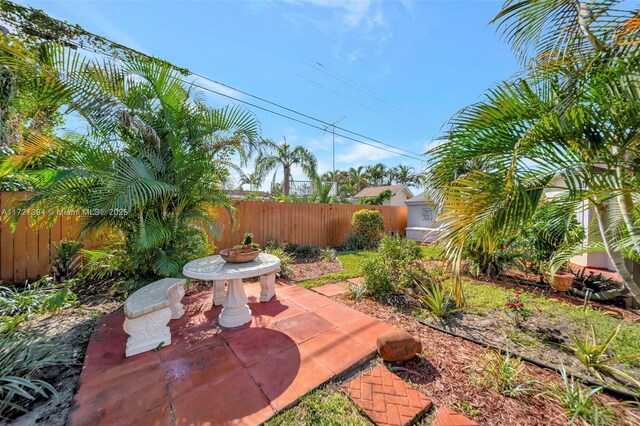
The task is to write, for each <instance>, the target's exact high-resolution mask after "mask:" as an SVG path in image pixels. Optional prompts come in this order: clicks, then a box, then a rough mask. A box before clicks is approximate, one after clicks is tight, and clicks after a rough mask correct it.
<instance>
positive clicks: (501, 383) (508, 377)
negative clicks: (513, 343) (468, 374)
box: [481, 351, 534, 397]
mask: <svg viewBox="0 0 640 426" xmlns="http://www.w3.org/2000/svg"><path fill="white" fill-rule="evenodd" d="M523 373H524V365H523V364H522V361H521V360H520V358H514V357H512V356H511V354H509V352H507V353H506V355H505V356H502V355H501V354H500V353H498V352H494V351H489V352H488V353H487V355H486V357H485V362H484V365H483V366H482V372H481V375H482V379H481V382H482V384H483V385H485V386H488V387H490V388H491V389H493V390H495V391H496V392H498V393H501V394H502V395H505V396H509V397H515V396H517V395H518V394H519V393H522V392H526V391H528V390H530V389H527V388H526V387H525V386H526V385H527V384H532V383H534V382H533V381H528V382H524V381H523V380H522V376H523Z"/></svg>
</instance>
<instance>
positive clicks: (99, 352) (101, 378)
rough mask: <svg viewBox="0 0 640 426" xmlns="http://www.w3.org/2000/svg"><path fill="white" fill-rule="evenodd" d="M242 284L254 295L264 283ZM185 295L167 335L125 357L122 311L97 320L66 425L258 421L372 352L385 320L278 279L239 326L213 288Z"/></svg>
mask: <svg viewBox="0 0 640 426" xmlns="http://www.w3.org/2000/svg"><path fill="white" fill-rule="evenodd" d="M245 291H246V292H247V293H248V294H247V296H248V298H249V300H250V301H251V300H257V297H258V296H259V293H260V287H259V285H258V284H247V285H246V286H245ZM183 304H184V306H185V315H184V316H183V317H182V318H180V319H178V320H172V321H171V322H170V323H169V327H170V328H171V344H170V345H168V346H165V347H163V348H161V349H160V350H158V351H149V352H145V353H142V354H139V355H135V356H133V357H130V358H126V357H125V356H124V349H125V344H126V340H127V335H126V333H125V332H124V330H123V329H122V324H123V321H124V314H123V312H122V311H118V312H116V313H112V314H108V315H104V316H103V317H101V318H100V319H99V320H98V323H97V325H96V330H95V332H94V333H93V335H92V336H91V339H90V342H89V345H88V347H87V353H86V356H85V362H84V366H83V370H82V373H81V376H80V384H79V388H78V391H77V393H76V395H75V397H74V402H73V407H72V411H71V414H70V416H69V419H68V424H69V425H70V426H76V425H103V424H104V425H112V424H118V425H143V424H149V425H196V424H197V425H207V424H210V425H218V424H248V425H252V424H259V423H261V422H264V421H266V420H267V419H269V418H270V417H272V416H273V415H274V414H275V413H276V412H277V411H279V410H282V409H284V408H286V407H289V406H291V405H293V404H295V403H296V401H297V400H298V399H299V398H300V397H302V396H303V395H305V394H306V393H307V392H309V391H311V390H312V389H315V388H316V387H318V386H320V385H321V384H323V383H325V382H327V381H328V380H331V379H332V378H334V377H336V376H337V375H340V374H343V373H345V372H346V371H348V370H349V369H351V368H353V367H354V366H355V365H358V364H360V363H361V362H363V361H364V360H366V359H369V358H372V357H373V356H375V337H377V335H376V336H375V337H374V334H375V333H376V332H377V331H380V330H386V329H389V328H391V327H390V326H388V325H386V324H384V323H381V322H380V321H377V320H374V319H373V318H370V317H367V316H365V315H364V314H361V313H359V312H356V311H355V310H352V309H351V308H349V307H346V306H344V305H340V304H338V303H336V302H335V301H333V300H332V299H330V298H328V297H325V296H321V295H319V294H317V293H314V292H312V291H310V290H306V289H303V288H301V287H299V286H296V285H293V284H290V283H288V282H282V281H277V283H276V297H274V298H273V299H272V300H271V301H269V302H267V303H253V302H250V303H249V306H250V309H251V310H252V321H251V323H250V324H248V325H245V326H242V327H238V328H235V329H221V328H220V327H219V326H218V323H217V316H218V315H219V313H220V310H221V307H219V306H212V300H211V292H210V291H208V292H202V293H198V294H195V295H191V296H189V297H185V298H184V299H183ZM372 338H373V344H371V342H370V340H371V339H372Z"/></svg>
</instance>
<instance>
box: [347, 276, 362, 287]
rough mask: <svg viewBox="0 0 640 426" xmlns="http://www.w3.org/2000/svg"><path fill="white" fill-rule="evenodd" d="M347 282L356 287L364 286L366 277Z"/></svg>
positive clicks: (350, 279) (351, 279)
mask: <svg viewBox="0 0 640 426" xmlns="http://www.w3.org/2000/svg"><path fill="white" fill-rule="evenodd" d="M347 282H349V283H351V284H355V285H360V284H364V277H357V278H349V279H348V280H347Z"/></svg>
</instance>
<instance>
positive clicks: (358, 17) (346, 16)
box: [285, 0, 373, 28]
mask: <svg viewBox="0 0 640 426" xmlns="http://www.w3.org/2000/svg"><path fill="white" fill-rule="evenodd" d="M285 3H289V4H293V5H298V6H303V5H311V6H315V7H321V8H325V9H331V10H333V11H335V13H336V16H338V18H339V19H340V20H341V21H342V23H343V24H344V25H346V26H348V27H349V28H355V27H357V26H359V25H360V24H361V23H362V22H363V21H364V20H365V18H366V17H367V16H368V15H369V14H370V9H371V5H372V3H373V2H372V1H371V0H351V1H345V0H285Z"/></svg>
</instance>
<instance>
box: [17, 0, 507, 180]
mask: <svg viewBox="0 0 640 426" xmlns="http://www.w3.org/2000/svg"><path fill="white" fill-rule="evenodd" d="M19 3H21V4H29V5H31V6H34V7H36V8H40V9H43V10H44V11H45V12H47V13H49V14H50V15H52V16H54V17H56V18H59V19H64V20H66V21H68V22H70V23H74V24H75V23H77V24H80V25H81V26H82V27H84V28H85V29H87V30H89V31H92V32H94V33H97V34H100V35H104V36H106V37H108V38H110V39H112V40H114V41H117V42H119V43H122V44H124V45H128V46H130V47H133V48H135V49H138V50H141V51H143V52H145V53H147V54H151V55H154V56H157V57H160V58H163V59H166V60H168V61H170V62H173V63H174V64H176V65H179V66H182V67H187V68H189V69H190V70H192V71H195V72H198V73H200V74H203V75H205V76H207V77H210V78H212V79H215V80H217V81H220V82H223V83H225V84H228V85H231V86H233V87H236V88H238V89H241V90H243V91H246V92H249V93H251V94H255V95H258V96H260V97H263V98H266V99H268V100H270V101H273V102H277V103H280V104H283V105H285V106H287V107H290V108H292V109H295V110H298V111H301V112H304V113H306V114H309V115H312V116H314V117H317V118H319V119H321V120H324V121H327V122H333V121H335V120H337V119H340V118H341V117H344V118H342V120H341V121H340V125H341V126H343V127H345V128H347V129H349V130H353V131H355V132H358V133H362V134H364V135H367V136H369V137H372V138H374V139H377V140H380V141H383V142H386V143H388V144H392V145H395V146H399V147H402V148H404V149H407V150H409V151H413V152H419V153H420V152H424V150H425V148H426V147H427V146H428V145H429V144H430V143H432V140H433V139H435V138H437V137H438V136H439V135H440V134H441V131H442V126H443V125H444V124H445V123H446V122H447V120H448V119H449V118H450V117H451V116H452V115H453V114H454V113H455V112H456V111H457V110H459V109H460V108H462V107H464V106H466V105H468V104H470V103H472V102H475V101H477V100H479V99H480V97H481V96H482V94H483V92H484V91H485V90H486V89H488V88H489V87H491V86H492V85H494V84H495V83H497V82H499V81H501V80H504V79H507V78H509V77H510V76H511V75H512V74H513V73H514V72H516V71H517V70H518V64H517V62H516V60H515V58H514V56H513V54H512V53H511V52H510V51H509V49H508V47H507V46H506V44H505V43H504V42H503V41H502V40H500V37H499V34H498V33H497V32H496V28H495V26H493V25H489V24H488V23H489V21H490V20H491V19H492V18H493V17H494V16H495V14H496V13H497V12H498V11H499V10H500V6H501V4H502V3H501V2H498V1H434V2H430V1H411V0H404V1H385V2H379V1H369V0H361V1H340V0H310V1H298V0H287V1H270V0H267V1H258V0H256V1H192V2H189V1H164V2H160V1H158V2H156V1H138V2H131V1H109V2H99V1H90V2H89V1H20V2H19ZM332 76H333V78H332ZM345 82H346V84H345ZM202 84H207V85H209V86H210V87H212V88H215V89H216V90H222V91H224V92H225V93H227V94H230V95H232V96H236V97H239V98H240V99H243V100H247V101H252V102H253V100H252V99H250V98H249V97H247V96H245V95H241V94H238V93H236V92H233V91H231V90H229V89H227V88H220V87H215V85H212V84H210V83H206V82H202ZM354 86H355V87H354ZM209 100H210V102H211V105H212V106H222V105H225V104H228V103H229V102H230V101H229V100H228V99H225V98H222V97H220V96H216V95H209ZM249 109H251V110H253V111H254V112H255V114H256V116H257V117H258V119H259V120H260V122H261V124H262V131H263V136H264V137H268V138H271V139H274V140H277V141H281V140H282V137H283V136H285V137H286V138H287V141H289V142H290V143H292V144H298V145H303V146H305V147H307V148H309V149H310V150H312V151H313V152H314V154H315V155H316V156H317V157H318V160H319V165H320V170H321V171H327V170H330V169H331V168H332V165H331V163H332V149H331V135H330V134H323V133H322V132H321V131H319V130H317V129H313V128H309V127H306V126H304V125H302V124H299V123H295V122H291V121H289V120H287V119H284V118H282V117H277V116H273V115H271V114H269V113H267V112H263V111H260V110H256V109H252V108H250V107H249ZM377 162H383V163H385V164H387V165H388V166H394V165H397V164H400V163H403V164H409V165H412V166H414V167H416V168H418V169H419V168H420V167H421V163H420V161H416V160H412V159H409V158H405V157H402V156H400V155H397V154H394V153H390V152H386V151H381V150H378V149H376V148H373V147H369V146H365V145H360V144H357V143H355V142H352V141H348V140H345V139H343V138H340V137H336V167H337V168H339V169H346V168H348V167H351V166H358V165H367V164H373V163H377ZM249 169H251V167H249ZM295 176H296V177H299V176H300V174H299V173H296V174H295Z"/></svg>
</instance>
